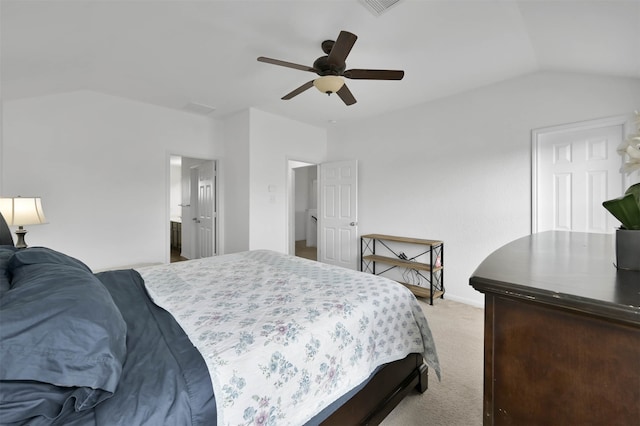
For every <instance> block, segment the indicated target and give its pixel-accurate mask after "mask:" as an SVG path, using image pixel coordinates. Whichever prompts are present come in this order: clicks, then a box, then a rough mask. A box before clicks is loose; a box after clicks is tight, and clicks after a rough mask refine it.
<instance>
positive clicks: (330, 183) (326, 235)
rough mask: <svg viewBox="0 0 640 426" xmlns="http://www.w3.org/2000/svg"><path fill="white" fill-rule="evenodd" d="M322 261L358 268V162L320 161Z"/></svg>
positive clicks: (319, 224) (319, 241) (319, 214)
mask: <svg viewBox="0 0 640 426" xmlns="http://www.w3.org/2000/svg"><path fill="white" fill-rule="evenodd" d="M319 175H320V176H319V177H320V197H319V198H320V199H319V207H318V260H319V261H320V262H324V263H330V264H332V265H339V266H343V267H345V268H349V269H354V270H357V269H358V162H357V161H356V160H350V161H337V162H332V163H323V164H320V168H319Z"/></svg>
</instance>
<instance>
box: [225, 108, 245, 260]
mask: <svg viewBox="0 0 640 426" xmlns="http://www.w3.org/2000/svg"><path fill="white" fill-rule="evenodd" d="M249 123H250V116H249V110H244V111H241V112H239V113H237V114H235V115H233V116H230V117H228V118H226V119H225V120H224V126H223V132H224V138H223V139H224V148H225V155H224V157H223V158H222V160H221V161H220V170H221V175H222V176H223V180H222V181H221V182H220V188H221V191H222V193H221V194H220V199H221V200H223V202H222V209H223V211H224V216H225V227H224V233H223V234H222V235H220V241H221V242H222V247H221V251H220V252H221V253H236V252H240V251H246V250H249V176H250V171H249V142H250V139H249Z"/></svg>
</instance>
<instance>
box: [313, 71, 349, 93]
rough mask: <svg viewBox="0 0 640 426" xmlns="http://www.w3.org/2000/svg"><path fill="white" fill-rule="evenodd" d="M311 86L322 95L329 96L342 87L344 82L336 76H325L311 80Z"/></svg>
mask: <svg viewBox="0 0 640 426" xmlns="http://www.w3.org/2000/svg"><path fill="white" fill-rule="evenodd" d="M313 85H314V86H316V89H318V90H319V91H321V92H322V93H326V94H328V95H330V94H332V93H336V92H337V91H338V90H340V89H341V88H342V86H344V80H343V79H342V77H339V76H337V75H325V76H322V77H319V78H316V79H315V80H313Z"/></svg>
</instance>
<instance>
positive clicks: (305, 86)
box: [282, 80, 313, 101]
mask: <svg viewBox="0 0 640 426" xmlns="http://www.w3.org/2000/svg"><path fill="white" fill-rule="evenodd" d="M311 87H313V80H311V81H308V82H306V83H305V84H303V85H302V86H300V87H298V88H297V89H295V90H293V91H291V92H289V93H287V94H286V95H284V96H283V97H282V99H283V100H285V101H286V100H289V99H291V98H293V97H294V96H297V95H299V94H300V93H302V92H304V91H305V90H307V89H309V88H311Z"/></svg>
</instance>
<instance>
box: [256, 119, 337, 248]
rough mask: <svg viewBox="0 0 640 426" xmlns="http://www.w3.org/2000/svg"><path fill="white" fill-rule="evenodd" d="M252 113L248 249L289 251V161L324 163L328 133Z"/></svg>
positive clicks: (288, 120) (297, 123) (300, 124)
mask: <svg viewBox="0 0 640 426" xmlns="http://www.w3.org/2000/svg"><path fill="white" fill-rule="evenodd" d="M250 112H251V125H250V126H251V137H250V139H251V143H250V144H251V150H250V154H249V155H250V169H251V170H250V209H249V215H250V219H249V226H250V235H249V248H250V249H251V250H255V249H271V250H276V251H280V252H282V253H287V252H288V250H289V238H288V235H289V220H291V221H293V218H289V204H288V191H287V179H288V160H297V161H304V162H307V163H321V162H322V161H324V159H325V156H326V152H327V133H326V130H325V129H323V128H319V127H314V126H310V125H308V124H304V123H300V122H298V121H294V120H290V119H288V118H284V117H280V116H277V115H274V114H269V113H266V112H263V111H260V110H257V109H255V108H252V109H251V110H250Z"/></svg>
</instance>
